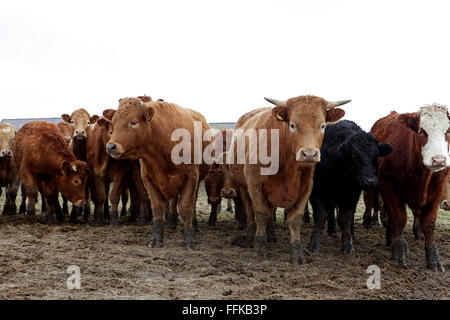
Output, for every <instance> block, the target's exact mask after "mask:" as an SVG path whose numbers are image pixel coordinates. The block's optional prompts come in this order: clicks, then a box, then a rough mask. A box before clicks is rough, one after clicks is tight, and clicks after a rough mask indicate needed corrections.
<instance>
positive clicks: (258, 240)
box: [255, 236, 267, 258]
mask: <svg viewBox="0 0 450 320" xmlns="http://www.w3.org/2000/svg"><path fill="white" fill-rule="evenodd" d="M255 251H256V252H257V253H258V254H259V255H260V256H262V257H263V258H266V257H267V238H266V237H265V236H256V237H255Z"/></svg>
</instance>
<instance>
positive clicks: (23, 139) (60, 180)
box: [13, 121, 89, 222]
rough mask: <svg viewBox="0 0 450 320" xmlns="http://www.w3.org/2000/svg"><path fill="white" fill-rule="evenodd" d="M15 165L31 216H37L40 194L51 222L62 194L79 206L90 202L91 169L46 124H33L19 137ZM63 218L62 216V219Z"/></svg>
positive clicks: (22, 129) (19, 134)
mask: <svg viewBox="0 0 450 320" xmlns="http://www.w3.org/2000/svg"><path fill="white" fill-rule="evenodd" d="M13 153H14V155H15V156H14V163H15V165H16V167H17V170H18V172H19V175H20V177H21V179H22V183H23V186H24V188H25V191H26V195H27V197H28V207H27V214H28V216H29V217H33V216H34V214H35V201H36V196H37V192H38V191H41V193H42V194H43V196H44V198H45V201H46V204H47V219H48V222H53V214H54V213H55V210H56V202H57V201H58V199H57V197H58V191H59V192H61V194H62V195H63V196H65V197H66V198H67V199H68V200H69V201H71V202H72V203H73V204H74V205H75V206H81V205H84V204H85V203H86V183H87V179H88V171H89V170H88V168H87V165H86V163H85V162H83V161H79V160H77V158H76V157H75V156H74V154H73V153H72V152H71V151H70V150H69V147H68V146H67V143H66V141H65V139H64V136H63V135H62V133H61V131H60V130H59V129H58V127H57V126H56V125H54V124H51V123H48V122H45V121H31V122H29V123H27V124H25V125H24V126H23V127H22V128H20V130H19V131H18V132H17V134H16V141H15V143H14V152H13ZM58 218H61V217H58Z"/></svg>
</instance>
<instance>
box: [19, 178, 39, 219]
mask: <svg viewBox="0 0 450 320" xmlns="http://www.w3.org/2000/svg"><path fill="white" fill-rule="evenodd" d="M22 183H23V189H24V190H25V194H26V196H27V197H28V206H27V218H28V220H30V221H31V220H35V219H36V199H37V195H38V185H37V181H36V180H35V178H34V177H33V176H32V175H28V174H27V173H24V174H23V175H22Z"/></svg>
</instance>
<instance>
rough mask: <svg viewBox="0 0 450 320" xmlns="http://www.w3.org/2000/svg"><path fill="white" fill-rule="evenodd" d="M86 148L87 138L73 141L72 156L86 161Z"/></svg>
mask: <svg viewBox="0 0 450 320" xmlns="http://www.w3.org/2000/svg"><path fill="white" fill-rule="evenodd" d="M86 146H87V138H86V139H81V140H79V139H73V142H72V147H73V154H74V155H75V157H76V158H77V159H78V160H81V161H86Z"/></svg>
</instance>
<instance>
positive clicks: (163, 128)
mask: <svg viewBox="0 0 450 320" xmlns="http://www.w3.org/2000/svg"><path fill="white" fill-rule="evenodd" d="M195 122H196V123H195ZM198 123H199V124H201V130H200V131H199V132H194V126H195V124H198ZM111 129H112V135H111V138H110V139H109V141H108V144H107V146H106V148H107V151H108V153H109V154H110V155H111V156H112V157H113V158H115V159H131V160H136V159H140V164H141V171H142V178H143V180H144V184H145V188H146V190H147V192H148V194H149V197H150V201H151V205H152V210H153V214H154V225H153V230H152V237H151V239H150V243H149V246H150V247H162V246H163V234H164V232H163V217H164V215H165V213H166V209H167V208H168V206H169V201H172V200H174V199H178V201H177V202H178V211H179V214H180V215H181V216H182V217H183V219H184V237H185V243H186V247H187V248H192V247H194V246H195V244H196V239H195V232H194V225H193V221H194V216H195V206H196V201H197V193H198V183H199V180H200V177H201V175H202V174H203V173H204V174H205V175H206V172H205V170H204V169H202V168H201V167H202V165H201V164H200V163H203V161H200V163H195V162H198V161H194V160H195V159H196V158H197V157H198V156H200V157H201V154H199V153H200V152H203V149H205V148H206V147H207V145H208V141H206V140H204V139H202V137H204V134H205V132H206V131H207V130H210V127H209V125H208V123H207V122H206V120H205V119H204V117H203V116H202V115H201V114H200V113H198V112H195V111H193V110H190V109H186V108H182V107H180V106H178V105H176V104H174V103H168V102H165V101H155V102H149V103H146V102H143V101H142V100H140V99H139V98H122V99H121V100H120V102H119V108H118V110H117V112H116V113H115V115H114V117H113V119H112V128H111ZM177 129H179V130H177ZM175 130H177V131H175ZM173 133H174V134H177V133H180V134H185V136H184V137H186V136H187V135H189V138H190V141H187V140H186V141H185V143H184V145H186V146H190V150H191V151H193V152H191V153H190V154H188V153H187V151H186V155H185V154H184V153H185V150H183V156H186V159H185V161H180V162H178V160H179V159H176V163H174V160H173V159H172V158H173V157H172V151H173V150H177V149H176V147H177V145H179V144H181V142H179V141H173V140H174V139H172V137H173V135H172V134H173ZM196 133H197V134H198V135H200V134H201V136H200V137H199V138H200V139H202V140H201V143H200V145H197V146H196V145H194V135H195V134H196ZM182 139H184V138H182ZM186 139H187V138H186ZM174 148H175V149H174ZM194 148H195V149H194ZM197 148H201V150H198V149H197ZM195 150H196V151H197V153H196V152H195ZM178 155H179V153H178ZM197 160H198V159H197ZM203 167H205V166H203Z"/></svg>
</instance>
